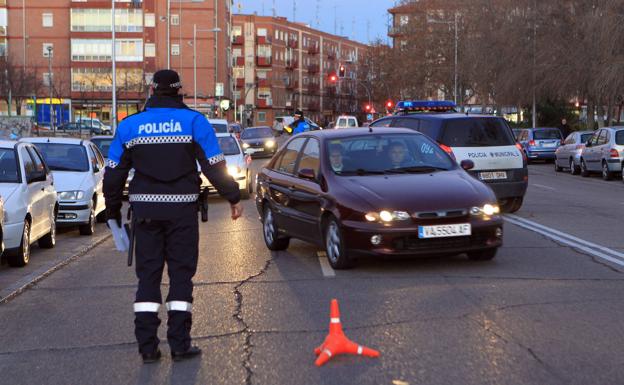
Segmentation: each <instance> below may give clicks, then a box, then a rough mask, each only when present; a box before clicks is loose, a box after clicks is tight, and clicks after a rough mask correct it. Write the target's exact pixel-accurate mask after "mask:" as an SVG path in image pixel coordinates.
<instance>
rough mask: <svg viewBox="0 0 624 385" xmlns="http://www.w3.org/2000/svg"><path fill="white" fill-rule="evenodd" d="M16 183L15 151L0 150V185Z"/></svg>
mask: <svg viewBox="0 0 624 385" xmlns="http://www.w3.org/2000/svg"><path fill="white" fill-rule="evenodd" d="M18 182H19V178H18V173H17V162H16V160H15V151H14V150H13V149H12V148H11V149H9V148H0V183H18Z"/></svg>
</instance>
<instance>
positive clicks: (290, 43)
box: [286, 40, 298, 48]
mask: <svg viewBox="0 0 624 385" xmlns="http://www.w3.org/2000/svg"><path fill="white" fill-rule="evenodd" d="M297 43H298V42H297V40H288V44H286V46H287V47H290V48H297V46H298V44H297Z"/></svg>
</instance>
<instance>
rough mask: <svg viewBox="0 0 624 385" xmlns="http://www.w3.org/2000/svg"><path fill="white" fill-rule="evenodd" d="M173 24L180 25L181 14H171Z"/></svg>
mask: <svg viewBox="0 0 624 385" xmlns="http://www.w3.org/2000/svg"><path fill="white" fill-rule="evenodd" d="M171 25H180V15H171Z"/></svg>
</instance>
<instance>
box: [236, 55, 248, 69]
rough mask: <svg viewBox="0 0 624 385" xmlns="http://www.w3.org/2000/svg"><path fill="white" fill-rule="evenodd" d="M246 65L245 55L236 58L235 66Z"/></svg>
mask: <svg viewBox="0 0 624 385" xmlns="http://www.w3.org/2000/svg"><path fill="white" fill-rule="evenodd" d="M244 65H245V58H244V57H243V56H238V57H235V58H234V67H242V66H244Z"/></svg>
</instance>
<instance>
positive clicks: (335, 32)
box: [334, 4, 338, 35]
mask: <svg viewBox="0 0 624 385" xmlns="http://www.w3.org/2000/svg"><path fill="white" fill-rule="evenodd" d="M337 10H338V6H337V5H335V4H334V35H338V11H337Z"/></svg>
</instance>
